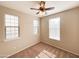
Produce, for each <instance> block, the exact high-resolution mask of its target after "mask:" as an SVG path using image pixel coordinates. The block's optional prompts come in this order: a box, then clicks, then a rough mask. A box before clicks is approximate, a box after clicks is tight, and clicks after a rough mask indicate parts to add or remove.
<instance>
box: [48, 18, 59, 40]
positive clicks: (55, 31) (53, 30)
mask: <svg viewBox="0 0 79 59" xmlns="http://www.w3.org/2000/svg"><path fill="white" fill-rule="evenodd" d="M49 38H50V39H55V40H60V17H56V18H53V19H50V20H49Z"/></svg>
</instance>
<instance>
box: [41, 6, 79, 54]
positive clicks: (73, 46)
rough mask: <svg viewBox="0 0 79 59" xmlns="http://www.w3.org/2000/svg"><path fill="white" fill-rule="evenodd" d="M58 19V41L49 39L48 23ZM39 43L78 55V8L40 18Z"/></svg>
mask: <svg viewBox="0 0 79 59" xmlns="http://www.w3.org/2000/svg"><path fill="white" fill-rule="evenodd" d="M53 17H60V41H57V40H53V39H49V29H48V21H49V19H51V18H53ZM41 42H44V43H47V44H50V45H52V46H55V47H57V48H60V49H63V50H66V51H69V52H71V53H74V54H76V55H79V7H76V8H73V9H70V10H66V11H63V12H60V13H56V14H53V15H49V16H47V17H43V18H41Z"/></svg>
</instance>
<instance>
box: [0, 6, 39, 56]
mask: <svg viewBox="0 0 79 59" xmlns="http://www.w3.org/2000/svg"><path fill="white" fill-rule="evenodd" d="M27 12H28V11H27ZM5 14H11V15H17V16H19V21H20V38H19V39H16V40H11V41H5V40H6V39H5V26H4V15H5ZM35 19H36V20H39V19H38V18H37V17H34V16H32V15H29V14H24V13H21V12H19V11H16V10H13V9H9V8H6V7H2V6H0V57H7V56H10V55H12V54H15V53H17V52H19V51H21V50H23V49H25V48H27V47H30V46H32V45H34V44H36V43H38V42H40V40H39V39H40V37H39V35H40V33H38V35H34V33H33V20H35Z"/></svg>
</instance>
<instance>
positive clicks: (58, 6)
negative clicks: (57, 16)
mask: <svg viewBox="0 0 79 59" xmlns="http://www.w3.org/2000/svg"><path fill="white" fill-rule="evenodd" d="M39 2H40V1H0V5H2V6H5V7H8V8H11V9H15V10H18V11H21V12H24V13H28V14H31V15H35V16H37V15H36V13H37V12H38V11H34V10H31V9H30V8H31V7H34V8H39ZM77 6H79V1H46V7H55V9H54V10H50V11H47V14H46V15H45V16H48V15H51V14H54V13H58V12H61V11H64V10H68V9H71V8H74V7H77Z"/></svg>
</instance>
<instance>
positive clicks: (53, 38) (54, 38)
mask: <svg viewBox="0 0 79 59" xmlns="http://www.w3.org/2000/svg"><path fill="white" fill-rule="evenodd" d="M56 18H59V26H58V27H59V39H57V37H53V36H52V38H50V31H51V30H50V25H49V39H52V40H57V41H60V20H61V18H60V17H59V16H58V17H53V18H51V19H49V23H50V20H53V19H54V20H55V19H56ZM52 28H53V27H52Z"/></svg>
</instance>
